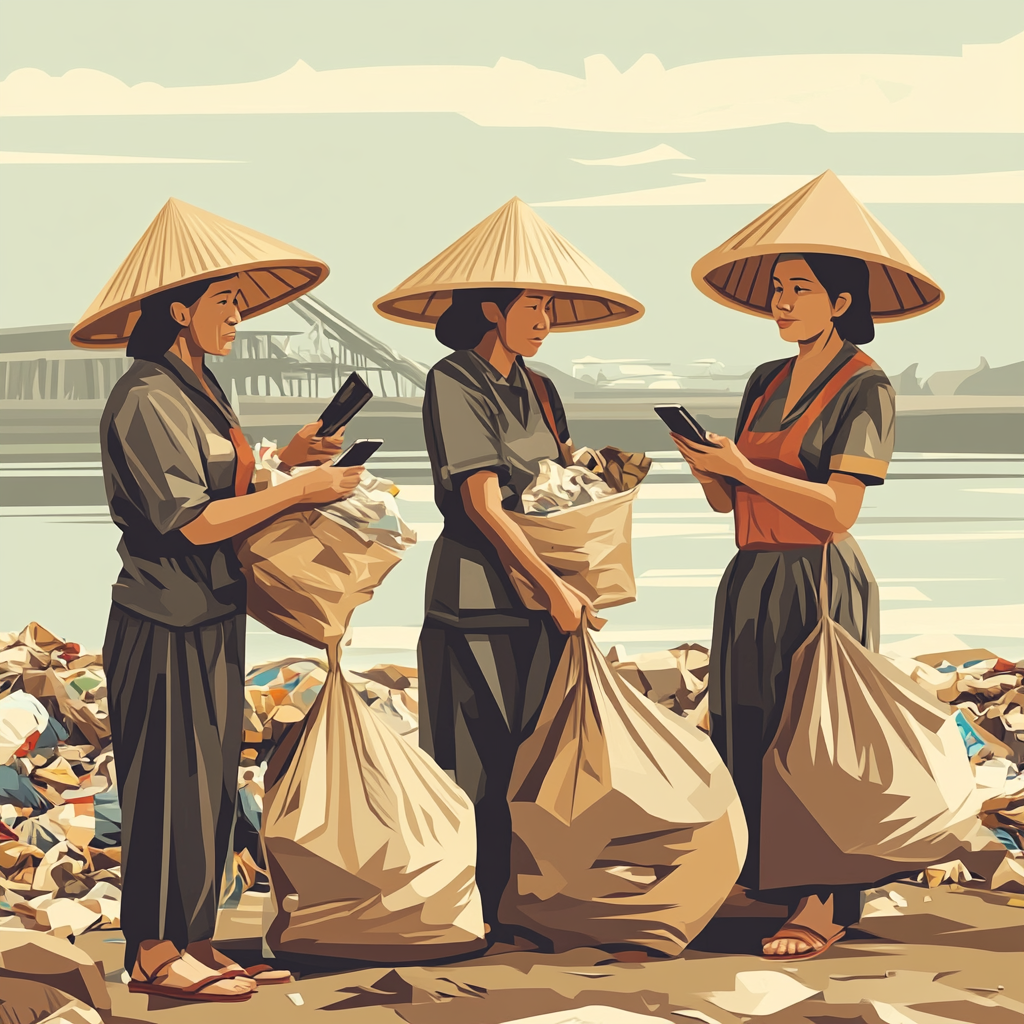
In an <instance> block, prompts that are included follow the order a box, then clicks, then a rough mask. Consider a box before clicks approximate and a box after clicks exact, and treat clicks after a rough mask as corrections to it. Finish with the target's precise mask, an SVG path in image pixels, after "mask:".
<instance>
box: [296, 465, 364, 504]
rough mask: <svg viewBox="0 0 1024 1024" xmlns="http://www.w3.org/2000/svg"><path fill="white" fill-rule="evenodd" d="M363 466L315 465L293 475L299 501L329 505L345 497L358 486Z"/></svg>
mask: <svg viewBox="0 0 1024 1024" xmlns="http://www.w3.org/2000/svg"><path fill="white" fill-rule="evenodd" d="M364 468H365V467H363V466H317V468H316V469H311V470H309V472H307V473H303V474H302V475H301V476H297V477H294V480H295V481H296V483H297V484H298V486H299V502H300V503H302V504H308V505H329V504H331V503H332V502H334V501H339V500H340V499H342V498H347V497H348V496H349V495H350V494H351V493H352V492H353V491H354V490H355V489H356V487H358V486H359V478H360V477H361V476H362V475H363V469H364Z"/></svg>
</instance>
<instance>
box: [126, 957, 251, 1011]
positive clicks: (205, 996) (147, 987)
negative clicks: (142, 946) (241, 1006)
mask: <svg viewBox="0 0 1024 1024" xmlns="http://www.w3.org/2000/svg"><path fill="white" fill-rule="evenodd" d="M180 959H181V954H180V953H179V954H176V955H175V956H172V957H170V958H169V959H167V960H165V961H164V962H163V963H162V964H160V966H159V967H157V968H156V969H155V970H152V971H148V972H147V971H143V972H142V973H143V974H144V975H145V978H144V979H143V980H142V981H137V980H136V979H135V978H131V979H130V980H129V982H128V991H129V992H137V993H140V994H141V995H147V996H163V997H164V998H166V999H183V1000H185V1001H187V1002H196V1003H244V1002H245V1001H246V1000H247V999H251V998H252V992H231V993H226V992H206V991H204V989H207V988H209V987H210V986H211V985H216V984H219V983H220V982H222V981H225V980H227V979H226V978H225V977H224V975H222V974H213V975H212V976H211V977H209V978H203V979H202V980H200V981H196V982H193V983H192V984H191V985H185V986H183V987H180V986H176V985H162V984H160V982H158V981H157V980H156V979H157V976H158V975H159V974H160V972H161V971H162V970H164V969H165V968H167V967H170V965H171V964H173V963H174V962H175V961H176V960H180ZM138 966H139V965H138V964H136V967H138ZM140 970H141V968H140Z"/></svg>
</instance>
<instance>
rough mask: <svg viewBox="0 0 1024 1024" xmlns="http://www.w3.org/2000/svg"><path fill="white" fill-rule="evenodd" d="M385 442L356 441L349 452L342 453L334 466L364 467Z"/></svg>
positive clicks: (378, 440)
mask: <svg viewBox="0 0 1024 1024" xmlns="http://www.w3.org/2000/svg"><path fill="white" fill-rule="evenodd" d="M383 443H384V442H383V441H382V440H380V439H379V438H375V439H373V440H367V438H365V437H364V438H361V439H360V440H358V441H356V443H355V444H354V445H352V447H351V448H349V450H348V451H346V452H342V454H341V455H340V456H339V457H338V458H337V459H335V460H334V465H335V466H338V467H343V466H363V465H365V464H366V460H367V459H368V458H369V457H370V456H371V455H372V454H373V453H374V452H375V451H376V450H377V449H378V448H379V447H380V446H381V445H382V444H383Z"/></svg>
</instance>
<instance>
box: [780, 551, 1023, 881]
mask: <svg viewBox="0 0 1024 1024" xmlns="http://www.w3.org/2000/svg"><path fill="white" fill-rule="evenodd" d="M827 564H828V559H827V557H826V559H825V566H826V567H827ZM822 591H823V594H824V596H825V597H827V591H826V589H825V581H824V578H823V580H822ZM820 607H822V608H824V609H826V612H825V614H824V615H823V616H822V618H821V620H820V621H819V623H818V625H817V626H816V627H815V629H814V631H813V632H812V633H811V635H810V636H809V637H808V639H807V640H806V641H805V643H804V644H803V646H802V647H801V648H800V649H799V650H798V651H797V653H796V655H795V656H794V658H793V664H792V670H791V673H790V680H789V689H788V692H787V695H786V704H785V708H784V710H783V714H782V721H781V724H780V725H779V729H778V733H777V734H776V736H775V739H774V741H773V743H772V745H771V747H770V748H769V750H768V752H767V754H766V755H765V759H764V773H763V782H762V786H763V789H762V800H761V879H760V883H761V887H762V888H765V889H772V888H777V887H778V888H782V887H787V886H795V885H832V886H836V885H846V884H855V883H866V882H871V881H872V880H874V879H879V878H886V877H889V876H891V875H894V874H909V873H911V872H914V871H923V870H924V869H925V868H928V867H930V866H931V865H933V864H937V863H939V862H942V861H950V860H959V861H962V862H963V863H964V864H966V865H967V867H968V868H969V869H970V870H971V871H972V872H973V873H974V874H977V875H982V876H983V877H986V878H991V877H992V875H993V873H994V871H995V869H996V867H997V865H998V864H999V862H1000V861H1001V860H1002V857H1003V853H1004V852H1005V851H1004V848H1003V846H1002V844H1001V843H999V841H998V840H997V839H996V837H995V836H994V835H993V833H992V832H991V831H990V830H988V829H986V828H984V827H983V826H982V825H981V823H980V821H979V820H978V815H979V813H980V812H981V809H982V808H981V796H980V794H979V791H978V789H977V786H976V783H975V777H974V771H973V770H972V767H971V764H970V762H969V760H968V759H967V757H966V756H965V752H964V743H963V740H962V739H961V736H960V730H959V729H958V727H957V723H956V720H955V717H954V715H953V714H952V712H951V710H950V708H949V707H948V706H946V705H944V704H943V703H942V702H940V701H939V699H938V698H937V697H935V696H933V695H932V694H931V693H929V692H928V691H927V690H926V689H925V688H924V687H923V686H921V685H920V684H919V683H918V682H916V681H915V680H913V679H911V678H910V677H909V676H907V675H905V674H904V673H903V672H901V671H900V670H899V668H897V667H896V665H895V664H893V662H892V660H891V659H889V658H887V657H885V656H884V655H882V654H876V653H874V652H872V651H869V650H867V649H866V648H864V647H862V646H861V644H860V643H858V642H857V640H855V639H854V637H852V636H851V635H850V634H849V633H848V632H847V631H846V630H845V629H843V628H842V626H840V625H839V624H838V623H836V622H834V621H833V620H832V619H831V618H830V616H829V615H828V612H827V609H828V608H829V603H828V601H827V600H825V599H824V597H823V599H822V601H821V604H820Z"/></svg>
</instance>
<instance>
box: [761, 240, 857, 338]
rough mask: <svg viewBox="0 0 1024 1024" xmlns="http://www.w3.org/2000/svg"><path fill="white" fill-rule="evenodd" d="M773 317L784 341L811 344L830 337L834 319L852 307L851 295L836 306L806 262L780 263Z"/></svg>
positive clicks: (844, 294)
mask: <svg viewBox="0 0 1024 1024" xmlns="http://www.w3.org/2000/svg"><path fill="white" fill-rule="evenodd" d="M772 286H773V288H774V294H773V295H772V316H773V317H775V322H776V324H778V327H779V335H780V336H781V337H782V340H783V341H793V342H809V341H815V340H816V339H817V338H819V337H828V335H829V333H830V332H831V330H832V319H833V317H838V316H841V315H842V314H843V313H844V312H846V310H847V309H849V307H850V293H849V292H842V293H841V294H840V295H839V296H837V297H836V301H835V303H834V304H833V302H832V300H831V299H830V298H829V295H828V292H827V291H825V289H824V287H823V286H822V284H821V282H820V281H819V280H818V279H817V278H816V277H815V276H814V273H813V272H812V271H811V268H810V267H809V266H808V265H807V262H806V261H805V260H801V259H787V260H779V262H778V263H776V264H775V272H774V274H773V276H772Z"/></svg>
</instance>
